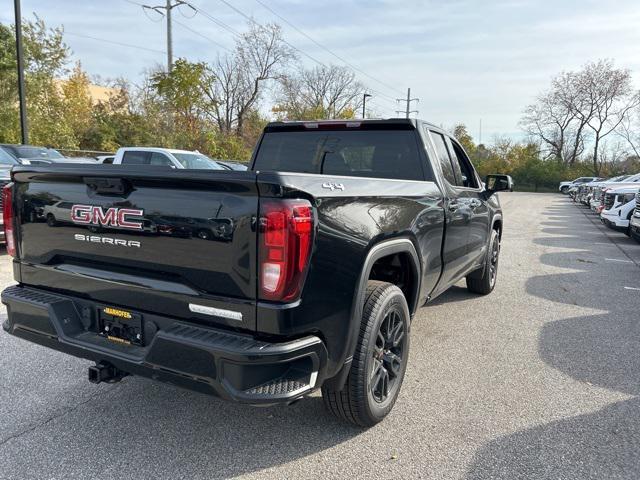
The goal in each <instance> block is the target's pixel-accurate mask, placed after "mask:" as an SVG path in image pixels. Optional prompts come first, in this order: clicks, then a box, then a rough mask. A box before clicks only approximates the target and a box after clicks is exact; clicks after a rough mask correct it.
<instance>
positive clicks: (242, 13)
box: [196, 0, 395, 102]
mask: <svg viewBox="0 0 640 480" xmlns="http://www.w3.org/2000/svg"><path fill="white" fill-rule="evenodd" d="M219 1H220V2H222V3H224V4H225V5H226V6H228V7H229V8H230V9H232V10H233V11H234V12H236V13H238V14H239V15H241V16H242V17H244V18H245V19H246V20H247V21H249V22H251V23H252V24H253V25H256V26H257V27H259V28H261V29H264V28H265V27H264V26H263V25H261V24H259V23H258V22H256V21H255V20H254V19H253V18H252V17H251V16H249V15H247V14H246V13H245V12H243V11H242V10H240V9H239V8H238V7H236V6H235V5H233V4H231V3H229V2H228V1H227V0H219ZM256 1H257V0H256ZM261 5H263V4H262V3H261ZM263 6H264V5H263ZM196 8H197V7H196ZM198 10H199V11H202V9H200V8H198ZM269 10H270V11H272V10H271V9H269ZM272 12H273V11H272ZM273 13H274V14H275V15H277V16H278V17H279V18H282V20H283V21H284V22H286V23H287V24H289V25H292V24H291V23H290V22H289V21H287V20H286V19H285V18H283V17H280V16H279V15H278V14H276V13H275V12H273ZM293 28H295V29H296V30H298V31H301V30H299V29H298V28H297V27H295V26H293ZM303 35H305V36H307V37H308V35H306V34H305V33H304V32H303ZM308 38H309V39H310V40H312V41H313V42H314V43H316V44H318V43H317V42H316V41H315V40H313V39H312V38H311V37H308ZM282 41H283V43H285V44H286V45H288V46H289V47H291V48H292V49H294V50H295V51H297V52H299V53H301V54H302V55H304V56H305V57H307V58H309V59H310V60H312V61H313V62H315V63H317V64H318V65H320V66H322V67H325V68H326V67H327V65H325V64H324V63H323V62H321V61H320V60H318V59H317V58H315V57H313V56H311V55H310V54H308V53H307V52H305V51H303V50H301V49H300V48H298V47H296V46H295V45H293V44H291V43H290V42H288V41H287V40H286V39H284V38H283V39H282ZM318 45H319V46H320V47H321V48H323V49H325V50H327V51H329V53H331V54H332V55H334V56H336V58H338V59H340V60H341V61H343V62H345V63H346V64H347V65H348V66H349V67H350V68H352V69H353V70H357V71H360V72H361V73H363V74H364V75H366V76H367V77H370V76H369V75H368V74H367V73H366V72H362V71H361V70H360V69H358V68H357V67H354V66H353V65H351V64H350V63H349V62H347V61H346V60H344V59H343V58H341V57H339V56H337V55H336V54H334V53H333V52H331V51H330V50H329V49H327V48H326V47H324V46H322V45H320V44H318ZM370 78H373V77H370ZM374 80H376V79H375V78H374ZM376 81H377V80H376ZM387 88H389V87H388V86H387ZM369 90H371V91H372V92H374V93H375V94H376V95H378V96H381V97H386V98H387V99H389V100H391V101H392V102H393V101H395V99H394V98H393V97H391V96H389V95H386V94H384V93H382V92H379V91H377V90H374V89H371V88H370V89H369Z"/></svg>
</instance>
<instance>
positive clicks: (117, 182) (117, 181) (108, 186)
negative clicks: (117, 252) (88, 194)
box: [84, 177, 127, 195]
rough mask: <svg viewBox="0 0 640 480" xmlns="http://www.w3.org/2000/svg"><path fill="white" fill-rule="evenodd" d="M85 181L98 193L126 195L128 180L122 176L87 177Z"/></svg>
mask: <svg viewBox="0 0 640 480" xmlns="http://www.w3.org/2000/svg"><path fill="white" fill-rule="evenodd" d="M84 183H85V184H86V185H87V187H89V189H90V190H93V191H94V192H96V193H106V194H111V195H124V194H125V193H126V192H127V182H125V180H123V179H122V178H105V177H96V178H92V177H85V178H84Z"/></svg>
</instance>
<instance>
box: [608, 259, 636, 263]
mask: <svg viewBox="0 0 640 480" xmlns="http://www.w3.org/2000/svg"><path fill="white" fill-rule="evenodd" d="M605 260H606V261H608V262H622V263H633V262H632V261H631V260H620V259H619V258H605Z"/></svg>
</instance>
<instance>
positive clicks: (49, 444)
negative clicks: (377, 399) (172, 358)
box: [0, 377, 362, 479]
mask: <svg viewBox="0 0 640 480" xmlns="http://www.w3.org/2000/svg"><path fill="white" fill-rule="evenodd" d="M108 388H109V390H107V391H103V392H101V394H100V395H96V396H95V397H94V398H93V400H91V401H89V402H86V403H84V404H82V405H81V407H80V408H74V409H72V410H71V411H68V412H66V413H65V414H64V415H62V416H59V417H58V418H54V419H52V420H50V421H49V422H46V423H45V425H46V424H51V427H52V428H51V429H49V428H46V426H45V427H44V428H39V429H37V430H34V431H33V432H31V433H30V435H28V436H25V437H17V438H15V439H13V440H12V442H11V443H7V444H6V445H4V446H3V451H4V452H3V454H4V455H11V456H14V457H13V458H14V459H15V455H17V456H18V458H19V460H18V461H17V463H16V461H15V460H14V461H12V462H11V464H12V465H11V467H13V468H15V469H16V471H7V469H6V468H7V467H3V468H2V470H4V471H0V477H2V478H26V477H33V478H43V477H45V476H47V477H49V476H52V478H53V477H55V478H65V477H67V478H68V477H70V476H76V475H77V476H78V478H103V477H107V476H108V477H112V476H113V473H114V472H133V471H137V472H140V473H141V474H142V473H144V476H145V478H167V477H168V476H169V477H171V478H194V477H197V476H201V475H202V472H207V478H212V479H213V478H229V477H232V476H237V475H242V474H247V473H251V472H255V471H257V470H262V469H265V468H269V467H273V466H277V465H280V464H283V463H288V462H291V461H295V460H297V459H299V458H302V457H305V456H307V455H310V454H313V453H316V452H318V451H321V450H324V449H327V448H331V447H334V446H336V445H337V444H340V443H342V442H344V441H347V440H349V439H351V438H353V437H355V436H357V435H358V434H359V433H360V432H361V431H362V430H360V429H357V428H354V427H350V426H348V425H345V424H343V423H340V422H338V421H337V420H334V419H333V418H332V417H331V416H329V415H328V414H327V413H326V411H325V410H324V407H323V404H322V399H321V398H319V397H312V398H309V399H307V400H303V401H301V402H299V403H297V404H295V405H292V406H290V407H274V408H253V407H249V406H242V405H237V404H232V403H228V402H223V401H220V400H217V399H215V398H212V397H208V396H205V395H200V394H197V393H193V392H189V391H184V390H180V389H177V388H172V387H170V386H167V385H158V384H155V383H152V382H151V381H148V380H145V379H140V378H135V377H129V378H126V379H125V380H123V381H122V382H121V383H120V384H116V385H115V386H112V387H108ZM52 431H53V432H55V434H54V435H51V432H52ZM22 442H24V444H23V443H22ZM36 446H37V448H34V447H36ZM51 458H58V459H59V462H58V463H57V464H56V465H54V466H51V465H47V464H46V463H45V462H47V461H50V459H51ZM47 459H49V460H47ZM72 474H73V475H72ZM130 474H131V475H133V474H132V473H127V474H125V475H124V477H128V475H130ZM3 475H8V477H4V476H3ZM124 477H123V478H124Z"/></svg>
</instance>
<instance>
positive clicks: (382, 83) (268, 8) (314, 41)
mask: <svg viewBox="0 0 640 480" xmlns="http://www.w3.org/2000/svg"><path fill="white" fill-rule="evenodd" d="M221 1H224V0H221ZM255 1H256V2H257V3H259V4H260V5H262V6H263V7H264V8H266V9H267V10H269V11H270V12H271V13H272V14H274V15H275V16H276V17H278V18H279V19H280V20H282V21H283V22H284V23H286V24H287V25H289V26H290V27H291V28H293V29H294V30H295V31H296V32H298V33H299V34H300V35H303V36H304V37H306V38H307V39H309V40H310V41H311V42H313V43H314V44H315V45H317V46H318V47H320V48H321V49H323V50H324V51H326V52H328V53H329V54H331V55H333V56H334V57H335V58H337V59H338V60H340V61H341V62H343V63H344V64H346V65H348V66H349V67H351V68H352V69H353V70H355V71H356V72H359V73H361V74H362V75H364V76H365V77H367V78H369V79H371V80H373V81H374V82H377V83H379V84H380V85H383V86H384V87H385V88H388V89H389V90H391V91H393V92H396V93H398V91H397V90H396V89H395V87H392V86H391V85H389V84H387V83H385V82H383V81H382V80H380V79H378V78H376V77H374V76H372V75H369V74H368V73H367V72H365V71H364V70H362V69H360V68H358V67H356V66H355V65H353V64H352V63H351V62H349V61H348V60H345V59H344V58H343V57H341V56H340V55H338V54H337V53H335V52H334V51H332V50H330V49H329V48H327V47H325V46H324V45H322V44H321V43H320V42H318V41H316V40H315V39H314V38H313V37H311V36H310V35H308V34H307V33H306V32H304V31H303V30H301V29H300V28H298V27H297V26H295V25H294V24H293V23H291V22H290V21H289V20H287V19H286V18H284V17H283V16H282V15H280V14H279V13H278V12H276V11H275V10H274V9H272V8H271V7H269V6H268V5H266V4H265V3H264V2H262V0H255ZM224 3H227V2H226V1H224Z"/></svg>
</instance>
